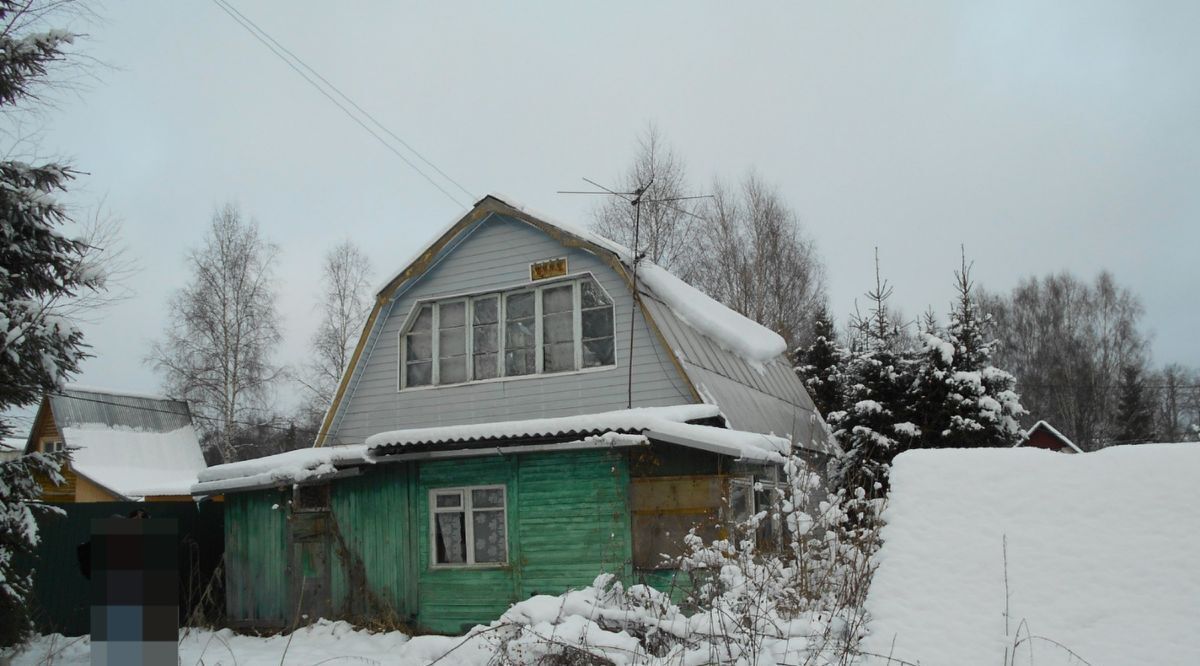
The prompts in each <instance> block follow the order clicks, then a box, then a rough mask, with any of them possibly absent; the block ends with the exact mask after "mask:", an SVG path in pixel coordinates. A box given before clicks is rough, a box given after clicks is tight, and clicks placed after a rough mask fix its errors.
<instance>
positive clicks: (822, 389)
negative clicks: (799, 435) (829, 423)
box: [796, 305, 849, 416]
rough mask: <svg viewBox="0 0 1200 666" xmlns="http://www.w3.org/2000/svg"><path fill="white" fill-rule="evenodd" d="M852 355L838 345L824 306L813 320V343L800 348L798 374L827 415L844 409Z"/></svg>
mask: <svg viewBox="0 0 1200 666" xmlns="http://www.w3.org/2000/svg"><path fill="white" fill-rule="evenodd" d="M848 355H849V351H848V350H847V349H845V348H844V347H842V346H841V345H839V344H838V341H837V330H836V329H835V327H834V324H833V318H832V317H830V316H829V310H828V308H826V307H825V306H824V305H822V306H821V309H820V311H819V312H818V313H817V317H816V319H815V320H814V321H813V342H812V344H811V345H809V346H808V347H802V348H800V349H797V350H796V374H797V375H799V376H800V379H801V380H802V381H803V382H804V386H805V388H806V389H808V395H809V397H811V398H812V400H813V403H814V404H815V405H816V407H817V411H818V412H820V413H821V415H823V416H827V415H829V414H830V413H832V412H836V411H839V410H841V409H843V406H842V405H843V402H842V398H843V387H844V385H845V372H846V367H845V365H846V359H847V357H848Z"/></svg>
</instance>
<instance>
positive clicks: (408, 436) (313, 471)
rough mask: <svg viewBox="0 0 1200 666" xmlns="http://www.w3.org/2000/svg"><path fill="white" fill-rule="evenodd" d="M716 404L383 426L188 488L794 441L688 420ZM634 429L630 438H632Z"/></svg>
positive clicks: (780, 446) (735, 450)
mask: <svg viewBox="0 0 1200 666" xmlns="http://www.w3.org/2000/svg"><path fill="white" fill-rule="evenodd" d="M720 416H721V414H720V412H719V411H718V409H717V408H716V407H715V406H714V405H705V404H698V405H677V406H673V407H640V408H635V409H623V410H617V411H611V412H599V413H595V414H583V415H579V416H566V417H557V418H547V419H529V420H525V421H506V422H500V423H484V424H473V425H460V426H443V427H437V428H415V429H410V430H395V431H389V432H382V433H379V434H376V435H372V436H371V437H368V438H367V441H366V442H365V443H363V444H351V445H341V446H324V447H314V448H310V449H299V450H296V451H288V452H287V453H280V454H277V455H273V456H267V457H264V458H256V459H254V460H245V461H242V462H236V463H229V464H226V465H214V466H213V467H210V468H208V469H206V470H204V471H202V472H200V474H199V477H198V481H199V482H198V483H197V484H196V485H195V486H193V487H192V494H194V495H206V494H213V493H219V492H229V491H236V490H250V489H254V488H264V487H270V486H282V485H289V484H293V483H301V482H304V481H307V480H310V479H314V478H321V477H328V476H330V475H332V474H334V473H336V472H337V471H338V469H340V468H344V467H352V466H358V465H363V464H370V463H375V462H383V461H386V460H388V459H403V457H404V456H405V455H408V454H410V453H412V454H414V455H420V454H417V453H415V452H417V451H422V452H428V451H429V450H430V449H431V448H432V449H433V450H434V451H437V452H440V453H443V454H450V455H463V456H468V455H486V454H487V453H489V452H491V451H495V450H498V449H500V448H501V446H500V445H499V443H500V442H508V443H514V442H515V443H518V444H519V443H521V442H527V441H528V440H531V439H533V440H553V443H548V444H545V446H548V447H555V446H558V445H569V444H571V443H584V444H588V445H590V446H597V447H599V446H614V445H630V444H644V443H646V441H647V440H646V438H649V439H659V440H662V441H665V442H668V443H671V444H678V445H680V446H686V447H689V448H694V449H698V450H703V451H710V452H713V453H720V454H723V455H728V456H733V457H735V458H738V459H741V460H748V461H754V462H761V463H769V462H782V460H783V454H784V453H786V452H787V451H788V450H789V448H790V446H791V442H789V441H788V440H786V439H783V438H780V437H773V436H770V435H760V434H757V433H748V432H740V431H735V430H727V429H724V428H716V427H712V426H704V425H698V424H695V423H689V421H704V420H709V419H717V418H720ZM630 435H633V436H634V437H632V438H631V437H629V436H630Z"/></svg>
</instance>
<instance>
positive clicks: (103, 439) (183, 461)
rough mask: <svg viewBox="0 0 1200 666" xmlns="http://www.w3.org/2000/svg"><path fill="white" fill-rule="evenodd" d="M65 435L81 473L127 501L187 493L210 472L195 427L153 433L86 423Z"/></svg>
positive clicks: (75, 465) (74, 463)
mask: <svg viewBox="0 0 1200 666" xmlns="http://www.w3.org/2000/svg"><path fill="white" fill-rule="evenodd" d="M62 435H63V441H64V442H66V444H67V446H68V447H69V448H70V450H71V467H72V468H73V469H74V470H75V471H76V472H78V473H80V474H83V475H84V476H86V477H87V478H89V479H91V480H93V481H95V482H97V483H99V484H100V485H102V486H104V487H106V488H109V489H111V490H114V491H116V492H118V493H120V494H122V495H124V496H126V497H145V496H147V495H186V494H188V489H189V488H190V487H191V485H192V484H193V483H195V482H196V475H197V473H198V472H200V471H201V470H203V469H204V468H205V463H204V454H203V453H201V452H200V442H199V439H197V437H196V431H195V430H193V429H192V427H191V426H190V425H189V426H184V427H182V428H178V429H176V430H172V431H170V432H154V431H147V430H133V429H129V428H120V427H112V426H108V425H105V424H102V423H87V424H80V425H75V426H68V427H65V428H63V429H62Z"/></svg>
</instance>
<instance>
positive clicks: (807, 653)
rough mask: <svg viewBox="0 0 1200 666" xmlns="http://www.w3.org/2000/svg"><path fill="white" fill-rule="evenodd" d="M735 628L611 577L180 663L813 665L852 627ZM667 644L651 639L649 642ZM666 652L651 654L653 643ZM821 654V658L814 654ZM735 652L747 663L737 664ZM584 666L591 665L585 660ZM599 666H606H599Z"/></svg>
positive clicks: (238, 646)
mask: <svg viewBox="0 0 1200 666" xmlns="http://www.w3.org/2000/svg"><path fill="white" fill-rule="evenodd" d="M736 624H737V623H736V621H732V620H731V618H729V617H727V616H725V615H722V614H720V613H698V614H694V615H691V616H685V615H684V614H682V613H680V612H679V608H678V607H676V606H673V605H672V604H671V603H670V601H669V600H668V599H667V598H666V597H665V596H664V595H662V594H661V593H658V592H655V591H654V590H651V589H650V588H647V587H645V586H640V585H638V586H633V587H631V588H629V589H625V588H624V587H622V586H621V585H620V584H619V583H616V582H615V581H614V580H613V578H612V576H611V575H609V574H603V575H601V576H600V577H599V578H597V580H596V583H595V584H594V585H592V586H589V587H585V588H583V589H581V590H573V591H570V592H567V593H565V594H562V595H559V596H546V595H538V596H535V597H532V598H530V599H527V600H525V601H522V602H519V603H517V604H515V605H513V607H512V608H510V609H509V610H508V611H507V612H505V613H504V615H503V616H501V618H499V619H498V620H496V621H495V622H492V623H491V624H490V625H487V626H477V627H475V628H474V629H472V630H471V631H470V632H468V633H467V635H466V636H463V637H448V636H417V637H412V638H410V637H408V636H406V635H404V634H403V633H400V632H389V633H371V632H368V631H364V630H358V629H355V628H353V627H352V626H351V625H349V624H347V623H345V622H330V621H327V620H320V621H318V622H317V623H316V624H314V625H312V626H309V627H305V628H302V629H299V630H297V631H296V632H295V633H293V634H292V635H291V636H290V637H289V636H287V635H279V636H267V637H256V636H246V635H239V634H236V633H234V632H233V631H231V630H229V629H222V630H220V631H215V632H214V631H209V630H195V629H193V630H187V631H184V632H181V638H180V643H179V663H180V664H183V665H185V666H191V665H197V666H200V665H203V666H259V665H262V666H265V665H267V664H270V665H272V666H276V665H279V664H288V665H292V666H302V665H304V666H315V665H316V664H343V663H344V664H389V665H391V664H394V665H397V666H417V665H426V664H432V663H435V662H436V663H439V664H463V665H466V666H489V665H490V664H497V663H508V664H527V663H528V664H532V663H538V662H539V660H540V659H542V658H543V657H545V656H547V655H562V654H567V655H572V654H582V653H584V652H587V653H588V654H590V655H593V656H594V657H597V658H599V659H601V660H607V661H609V662H611V663H613V664H616V665H618V666H632V665H635V664H636V665H646V666H668V665H669V666H698V665H700V664H716V663H736V664H744V665H746V666H767V665H775V664H811V665H812V666H827V665H828V664H832V663H836V661H835V658H834V657H830V658H829V659H826V658H824V656H825V654H826V653H827V652H829V651H830V650H831V649H832V645H833V644H834V643H835V642H836V636H837V634H838V633H839V632H842V631H844V625H845V623H844V622H842V621H840V620H837V619H835V620H834V621H833V622H830V621H829V620H828V618H822V617H821V616H819V615H817V614H804V615H803V616H802V617H800V618H797V619H793V620H791V621H788V622H784V623H776V624H772V625H771V626H770V627H763V628H762V631H761V633H760V634H758V635H757V636H756V637H755V638H753V640H751V641H749V642H747V641H738V640H737V639H736V638H734V637H732V636H731V634H733V633H736V626H735V625H736ZM655 635H658V636H659V638H657V639H652V640H646V637H647V636H655ZM651 645H653V646H657V647H648V646H651ZM814 653H815V654H817V655H818V657H817V658H815V659H813V658H810V657H811V655H813V654H814ZM90 655H91V646H90V644H89V641H88V639H87V637H86V636H85V637H76V638H65V637H63V636H60V635H50V636H39V637H37V638H35V639H34V640H33V641H32V642H31V643H30V644H29V645H28V646H27V647H26V648H25V649H24V651H23V652H21V653H20V654H18V655H17V656H16V657H15V659H14V660H13V664H14V665H19V666H33V665H35V664H38V665H51V664H55V665H61V666H68V665H79V664H88V663H90ZM731 655H737V656H740V657H741V659H731V658H730V657H731ZM579 663H592V662H590V661H580V662H579ZM597 663H600V662H597Z"/></svg>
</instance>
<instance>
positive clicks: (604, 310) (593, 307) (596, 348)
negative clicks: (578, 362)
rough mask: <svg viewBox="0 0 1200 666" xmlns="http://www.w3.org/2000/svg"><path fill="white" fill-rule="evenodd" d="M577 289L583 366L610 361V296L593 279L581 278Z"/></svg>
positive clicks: (606, 363)
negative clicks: (582, 279)
mask: <svg viewBox="0 0 1200 666" xmlns="http://www.w3.org/2000/svg"><path fill="white" fill-rule="evenodd" d="M579 291H580V293H579V301H580V302H579V305H580V309H581V313H580V327H581V328H582V331H581V336H580V337H581V339H582V347H583V359H582V360H583V367H585V368H594V367H596V366H598V365H611V364H612V362H613V358H614V353H613V304H612V299H611V298H609V297H608V294H606V293H604V290H603V289H601V288H600V285H598V284H596V281H595V280H584V281H582V282H580V283H579Z"/></svg>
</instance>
